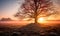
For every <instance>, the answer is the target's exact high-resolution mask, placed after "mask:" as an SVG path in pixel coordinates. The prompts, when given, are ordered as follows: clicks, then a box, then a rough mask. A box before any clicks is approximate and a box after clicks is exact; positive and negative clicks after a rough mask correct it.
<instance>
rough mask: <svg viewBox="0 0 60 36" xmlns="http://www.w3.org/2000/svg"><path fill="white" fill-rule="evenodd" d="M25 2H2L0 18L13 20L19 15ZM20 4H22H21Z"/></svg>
mask: <svg viewBox="0 0 60 36" xmlns="http://www.w3.org/2000/svg"><path fill="white" fill-rule="evenodd" d="M22 2H23V0H0V18H3V17H4V18H12V19H16V18H15V17H14V14H16V13H17V11H18V8H19V6H20V5H21V3H22ZM19 3H20V4H19Z"/></svg>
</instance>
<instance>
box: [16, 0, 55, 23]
mask: <svg viewBox="0 0 60 36" xmlns="http://www.w3.org/2000/svg"><path fill="white" fill-rule="evenodd" d="M55 13H56V11H55V10H54V6H53V3H52V1H51V0H25V2H24V3H22V5H21V7H20V8H19V9H18V12H17V13H16V14H15V17H19V18H34V19H35V23H37V19H38V16H40V17H47V16H50V15H53V14H55Z"/></svg>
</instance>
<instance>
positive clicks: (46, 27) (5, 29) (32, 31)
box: [0, 21, 60, 36]
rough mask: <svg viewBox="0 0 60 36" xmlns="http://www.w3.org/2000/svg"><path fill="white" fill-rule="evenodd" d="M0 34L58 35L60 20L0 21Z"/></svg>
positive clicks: (7, 35)
mask: <svg viewBox="0 0 60 36" xmlns="http://www.w3.org/2000/svg"><path fill="white" fill-rule="evenodd" d="M0 36H60V21H46V22H45V23H39V24H35V23H31V22H30V21H0Z"/></svg>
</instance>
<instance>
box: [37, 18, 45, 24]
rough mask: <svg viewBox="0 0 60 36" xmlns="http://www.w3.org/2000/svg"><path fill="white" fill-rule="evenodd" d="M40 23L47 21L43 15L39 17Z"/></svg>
mask: <svg viewBox="0 0 60 36" xmlns="http://www.w3.org/2000/svg"><path fill="white" fill-rule="evenodd" d="M37 21H38V23H44V21H45V18H43V17H41V18H38V20H37Z"/></svg>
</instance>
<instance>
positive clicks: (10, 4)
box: [0, 0, 60, 20]
mask: <svg viewBox="0 0 60 36" xmlns="http://www.w3.org/2000/svg"><path fill="white" fill-rule="evenodd" d="M52 1H53V2H54V4H55V6H56V7H57V10H60V0H52ZM19 2H20V4H18V3H19ZM21 3H23V0H0V19H1V18H3V17H4V18H12V19H15V20H17V18H15V17H14V16H13V15H14V14H15V13H17V11H18V8H19V6H20V5H21ZM59 18H60V17H59V16H58V19H59Z"/></svg>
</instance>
